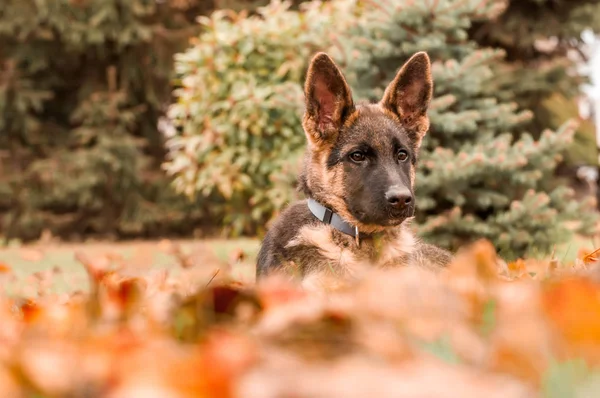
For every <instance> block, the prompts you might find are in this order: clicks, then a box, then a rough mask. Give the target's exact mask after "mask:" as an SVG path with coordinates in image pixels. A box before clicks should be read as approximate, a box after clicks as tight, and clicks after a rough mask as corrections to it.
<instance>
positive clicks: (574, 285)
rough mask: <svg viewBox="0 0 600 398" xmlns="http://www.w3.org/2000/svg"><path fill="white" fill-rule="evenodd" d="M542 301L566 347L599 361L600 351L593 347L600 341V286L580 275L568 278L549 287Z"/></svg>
mask: <svg viewBox="0 0 600 398" xmlns="http://www.w3.org/2000/svg"><path fill="white" fill-rule="evenodd" d="M542 301H543V306H544V310H545V313H546V314H547V316H548V317H549V318H550V320H551V322H552V323H553V324H554V326H555V327H556V329H557V330H558V332H559V333H560V334H561V335H562V337H563V338H564V340H565V343H566V344H567V347H568V348H571V351H572V350H575V351H577V352H579V353H581V354H583V355H585V356H586V357H587V358H588V359H592V358H593V359H596V360H600V355H597V354H600V352H599V351H598V350H597V349H594V350H592V349H591V348H593V347H598V344H600V286H598V285H597V284H595V283H594V282H592V281H590V280H588V279H584V278H581V277H571V278H567V279H564V280H562V281H559V282H555V283H553V284H551V285H550V286H549V287H547V288H546V289H545V291H544V293H543V297H542ZM585 347H588V348H589V349H586V348H585Z"/></svg>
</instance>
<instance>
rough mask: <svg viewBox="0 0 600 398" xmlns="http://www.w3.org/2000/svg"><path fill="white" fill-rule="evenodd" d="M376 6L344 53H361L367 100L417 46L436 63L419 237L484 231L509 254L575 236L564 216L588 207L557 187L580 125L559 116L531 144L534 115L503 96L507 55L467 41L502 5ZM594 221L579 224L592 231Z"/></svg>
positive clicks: (452, 244)
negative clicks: (500, 69)
mask: <svg viewBox="0 0 600 398" xmlns="http://www.w3.org/2000/svg"><path fill="white" fill-rule="evenodd" d="M379 4H380V8H379V11H377V12H372V13H366V14H365V20H364V22H362V23H361V27H362V28H361V29H362V32H363V34H362V35H361V37H360V41H359V40H355V41H354V42H352V41H348V43H347V45H346V48H345V53H344V54H345V56H340V58H345V59H351V58H350V56H349V53H350V52H352V53H356V54H359V55H358V56H357V58H359V60H358V61H356V60H355V59H352V60H351V61H349V62H348V65H347V68H350V69H353V70H354V73H353V76H354V81H355V82H356V84H357V85H358V87H359V88H360V89H361V90H362V91H361V93H362V94H363V95H364V96H365V97H367V98H371V99H375V98H378V97H379V96H380V95H381V93H382V89H383V88H385V86H386V85H387V83H388V82H389V81H390V80H391V79H392V78H393V75H394V74H395V72H396V70H397V68H398V65H401V64H402V63H403V62H404V61H405V60H406V59H407V58H408V57H409V56H410V55H411V54H412V53H414V52H415V51H417V50H424V51H427V52H428V53H429V54H430V56H431V57H432V59H433V61H434V65H433V75H434V82H435V94H434V101H433V104H432V109H431V111H430V117H431V128H430V132H429V134H428V137H427V138H426V140H425V141H424V144H423V148H422V152H421V155H420V163H419V168H418V171H417V186H416V187H417V198H418V201H417V206H418V208H419V211H418V216H417V220H418V221H420V223H419V228H420V229H419V231H420V233H421V235H422V236H423V237H424V238H426V239H429V240H431V241H432V242H435V243H436V244H438V245H441V246H445V247H449V248H456V247H459V246H460V245H461V244H463V243H464V242H467V241H469V240H472V239H473V238H474V237H485V238H487V239H490V240H492V241H493V242H494V244H495V245H496V247H497V248H499V249H501V250H503V254H504V255H505V256H522V255H523V254H524V253H526V252H528V251H529V252H531V251H533V250H537V251H540V252H541V253H549V252H550V251H551V250H552V248H553V246H554V245H555V244H556V243H557V242H560V241H561V240H562V239H564V237H565V236H567V235H568V234H570V231H569V230H568V229H567V228H566V227H565V226H564V221H568V220H580V219H581V214H582V212H584V211H585V209H586V208H588V209H589V208H590V206H589V204H577V203H575V202H574V201H573V197H572V192H571V191H570V190H568V189H565V188H564V187H562V186H558V187H556V186H553V185H552V184H553V183H554V181H553V180H554V179H553V178H552V177H553V173H554V170H555V167H556V165H557V162H558V161H560V159H561V155H562V154H563V153H564V152H565V151H566V149H567V148H569V146H570V145H571V143H572V139H573V134H574V130H575V128H576V125H575V124H573V123H569V122H568V123H565V122H564V121H563V122H562V123H563V124H562V125H561V126H560V127H559V129H558V131H556V132H551V131H549V130H545V131H544V132H543V133H542V134H541V136H540V137H539V139H538V140H534V139H533V138H532V137H531V135H530V134H529V133H528V132H527V131H526V130H523V129H524V126H525V125H527V123H528V122H529V121H530V120H531V118H532V113H531V112H530V111H527V110H520V109H519V108H518V106H517V103H516V101H514V98H513V97H510V96H509V94H508V91H507V92H504V94H503V96H499V95H498V92H499V91H501V87H500V85H501V84H503V83H502V82H501V81H498V80H497V78H496V75H495V74H494V69H495V65H501V64H502V63H503V62H504V51H502V50H499V49H492V48H482V47H480V46H478V45H477V44H476V43H474V42H472V41H470V40H468V29H469V27H470V26H471V24H472V23H473V22H477V21H480V20H490V19H493V18H495V17H496V16H497V15H499V14H501V12H502V8H501V7H500V5H499V3H498V2H495V1H483V2H481V1H480V2H461V1H457V2H454V1H445V2H437V3H433V4H431V5H428V6H424V5H422V4H414V5H410V4H408V3H407V2H404V1H396V0H388V1H382V2H380V3H379ZM367 35H368V36H367ZM360 58H362V59H360ZM373 87H375V89H373ZM515 97H516V95H515ZM515 137H518V140H516V139H515ZM595 219H596V218H595V217H590V218H589V219H587V220H583V222H582V223H581V224H580V225H578V226H577V227H578V229H579V230H580V231H586V232H588V233H589V232H591V231H593V228H594V227H595V225H594V222H595Z"/></svg>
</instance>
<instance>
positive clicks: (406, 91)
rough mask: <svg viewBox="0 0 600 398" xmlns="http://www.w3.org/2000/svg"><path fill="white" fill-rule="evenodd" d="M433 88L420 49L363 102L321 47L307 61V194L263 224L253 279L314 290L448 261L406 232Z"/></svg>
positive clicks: (302, 182)
mask: <svg viewBox="0 0 600 398" xmlns="http://www.w3.org/2000/svg"><path fill="white" fill-rule="evenodd" d="M432 93H433V80H432V76H431V62H430V59H429V56H428V55H427V53H425V52H418V53H416V54H414V55H413V56H412V57H411V58H410V59H409V60H408V61H406V62H405V63H404V65H403V66H402V67H401V68H400V69H399V71H398V72H397V74H396V76H395V78H394V79H393V80H392V81H391V82H390V84H389V85H388V87H387V88H386V90H385V92H384V94H383V97H382V98H381V100H380V101H379V102H377V103H362V104H355V103H354V100H353V97H352V92H351V89H350V87H349V85H348V83H347V82H346V79H345V77H344V76H343V74H342V72H341V71H340V69H339V68H338V66H337V65H336V64H335V62H334V61H333V60H332V59H331V58H330V57H329V56H328V55H327V54H326V53H324V52H320V53H317V54H316V55H315V56H314V57H313V58H312V60H311V62H310V65H309V67H308V71H307V74H306V80H305V85H304V94H305V112H304V116H303V121H302V126H303V128H304V132H305V134H306V138H307V150H306V152H305V157H304V164H303V167H302V171H301V173H300V176H299V179H298V182H299V190H301V191H302V192H303V193H304V195H305V196H306V197H307V199H306V200H302V201H299V202H297V203H295V204H293V205H291V206H290V207H288V208H287V209H286V210H284V211H283V212H282V214H281V215H280V216H279V217H278V219H276V220H275V221H274V223H273V225H272V226H271V228H269V230H268V232H267V234H266V236H265V238H264V239H263V242H262V245H261V248H260V251H259V254H258V259H257V269H256V277H257V280H260V279H261V278H263V277H265V276H266V275H269V274H271V273H274V272H284V273H286V274H290V275H295V276H298V277H299V278H300V279H301V280H303V284H304V285H305V286H312V287H316V288H318V285H319V284H320V285H322V284H323V283H332V281H334V280H336V278H339V277H348V276H350V277H352V276H354V277H356V276H357V275H359V270H361V269H368V268H369V267H371V268H372V267H392V266H405V265H416V266H421V267H426V268H430V269H432V268H433V269H440V268H443V267H444V266H446V265H447V264H449V263H450V261H451V260H452V254H451V253H450V252H448V251H446V250H444V249H441V248H438V247H436V246H433V245H430V244H427V243H424V242H422V241H419V240H418V239H417V238H416V237H415V236H414V234H413V233H412V232H411V231H410V228H409V223H410V221H411V219H412V218H413V217H414V211H415V198H414V182H415V168H416V166H417V159H418V153H419V147H420V146H421V142H422V140H423V137H424V136H425V134H426V133H427V131H428V129H429V118H428V116H427V109H428V106H429V103H430V102H431V97H432ZM326 279H327V280H328V282H324V281H325V280H326Z"/></svg>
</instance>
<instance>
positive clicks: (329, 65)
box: [303, 53, 354, 145]
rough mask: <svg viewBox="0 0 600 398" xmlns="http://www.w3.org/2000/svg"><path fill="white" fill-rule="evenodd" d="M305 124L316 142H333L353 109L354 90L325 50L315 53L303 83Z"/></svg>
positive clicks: (305, 128) (309, 135)
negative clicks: (352, 90)
mask: <svg viewBox="0 0 600 398" xmlns="http://www.w3.org/2000/svg"><path fill="white" fill-rule="evenodd" d="M304 95H305V100H306V112H305V114H304V121H303V126H304V130H305V131H306V134H307V136H308V139H309V140H310V141H311V142H312V143H314V144H317V145H319V144H322V143H325V142H328V141H332V140H333V139H335V137H336V136H337V133H338V132H339V130H340V128H341V127H342V126H343V124H344V121H345V119H346V118H347V117H348V116H349V115H350V114H351V113H352V111H353V110H354V103H353V101H352V92H351V90H350V87H349V86H348V83H346V79H345V78H344V76H343V75H342V72H341V71H340V70H339V68H338V67H337V66H336V64H335V63H334V62H333V60H332V59H331V58H330V57H329V56H328V55H327V54H325V53H318V54H317V55H315V56H314V57H313V59H312V61H311V63H310V66H309V67H308V72H307V75H306V83H305V85H304Z"/></svg>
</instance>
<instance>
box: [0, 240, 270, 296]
mask: <svg viewBox="0 0 600 398" xmlns="http://www.w3.org/2000/svg"><path fill="white" fill-rule="evenodd" d="M173 243H175V244H178V245H179V246H180V248H181V250H182V252H183V253H185V254H186V255H190V254H194V252H196V253H200V254H202V253H206V255H202V257H201V260H200V261H198V263H199V264H198V265H197V266H206V267H214V266H216V265H217V264H218V263H219V261H221V262H227V261H228V259H229V257H230V255H231V253H232V252H233V251H234V250H242V251H243V252H244V254H245V256H246V258H245V260H244V261H243V262H241V263H239V264H237V265H235V266H234V268H233V274H234V276H237V277H240V278H241V279H244V280H248V279H253V277H254V263H255V258H256V255H257V254H258V249H259V241H258V240H255V239H235V240H202V241H200V240H198V241H174V242H173ZM76 252H82V253H84V254H85V255H86V256H88V257H89V258H99V257H101V256H104V255H107V254H111V255H117V256H120V257H122V258H123V259H124V260H125V261H127V262H131V263H133V264H135V265H137V266H147V267H148V268H150V269H160V268H169V269H172V270H173V271H174V272H177V271H178V270H179V268H180V267H179V264H178V262H177V259H176V258H175V257H174V256H173V255H171V254H169V253H168V252H167V251H166V250H165V249H164V247H161V244H160V242H158V241H155V242H153V241H141V242H139V241H136V242H119V243H82V244H60V243H59V244H47V245H33V246H19V245H12V246H10V247H7V248H0V264H5V265H7V266H9V267H10V268H11V270H12V275H11V277H10V278H9V279H8V280H6V281H5V282H4V287H5V290H6V291H7V292H8V293H10V292H14V291H15V290H16V289H18V288H20V287H23V286H25V285H27V284H28V281H29V279H28V278H31V275H32V274H34V273H36V272H43V271H47V270H52V269H53V268H57V269H59V270H60V272H58V273H56V274H55V276H54V277H53V284H52V286H51V288H50V291H53V292H64V291H66V290H68V289H73V288H74V289H81V290H86V289H87V287H88V281H87V275H86V273H85V269H84V267H83V265H82V264H81V263H80V262H79V261H78V260H77V259H76V256H75V253H76Z"/></svg>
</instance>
